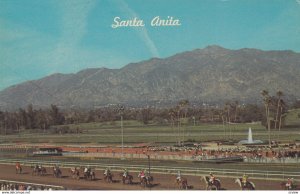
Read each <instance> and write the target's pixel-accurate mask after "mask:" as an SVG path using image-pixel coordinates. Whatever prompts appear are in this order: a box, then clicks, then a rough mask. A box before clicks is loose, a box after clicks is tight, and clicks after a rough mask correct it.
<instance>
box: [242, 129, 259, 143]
mask: <svg viewBox="0 0 300 194" xmlns="http://www.w3.org/2000/svg"><path fill="white" fill-rule="evenodd" d="M262 143H264V142H263V141H261V140H253V137H252V130H251V127H249V131H248V139H246V140H241V141H239V144H262Z"/></svg>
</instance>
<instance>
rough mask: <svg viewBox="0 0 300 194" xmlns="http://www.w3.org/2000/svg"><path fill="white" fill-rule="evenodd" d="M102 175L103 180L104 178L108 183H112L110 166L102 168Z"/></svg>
mask: <svg viewBox="0 0 300 194" xmlns="http://www.w3.org/2000/svg"><path fill="white" fill-rule="evenodd" d="M103 175H104V180H105V181H106V182H108V183H112V182H113V180H112V177H113V175H112V173H111V171H110V168H106V169H105V170H104V173H103Z"/></svg>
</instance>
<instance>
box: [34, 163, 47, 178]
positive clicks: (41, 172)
mask: <svg viewBox="0 0 300 194" xmlns="http://www.w3.org/2000/svg"><path fill="white" fill-rule="evenodd" d="M31 168H33V170H32V175H40V176H44V175H46V173H47V170H46V168H45V167H43V166H42V165H41V164H36V165H35V166H33V167H31Z"/></svg>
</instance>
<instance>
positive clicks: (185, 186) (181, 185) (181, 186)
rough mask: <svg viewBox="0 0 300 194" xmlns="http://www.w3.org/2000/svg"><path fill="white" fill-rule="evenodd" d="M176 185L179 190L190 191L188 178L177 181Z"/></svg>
mask: <svg viewBox="0 0 300 194" xmlns="http://www.w3.org/2000/svg"><path fill="white" fill-rule="evenodd" d="M175 184H177V186H178V188H179V189H186V190H187V189H188V183H187V179H186V178H180V179H176V180H175Z"/></svg>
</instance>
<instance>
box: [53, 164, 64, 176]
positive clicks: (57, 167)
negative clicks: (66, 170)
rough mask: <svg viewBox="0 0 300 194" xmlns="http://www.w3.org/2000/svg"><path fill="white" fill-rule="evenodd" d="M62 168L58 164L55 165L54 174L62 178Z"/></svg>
mask: <svg viewBox="0 0 300 194" xmlns="http://www.w3.org/2000/svg"><path fill="white" fill-rule="evenodd" d="M61 174H62V173H61V170H60V168H59V166H58V165H55V166H53V176H54V177H56V178H61Z"/></svg>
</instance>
